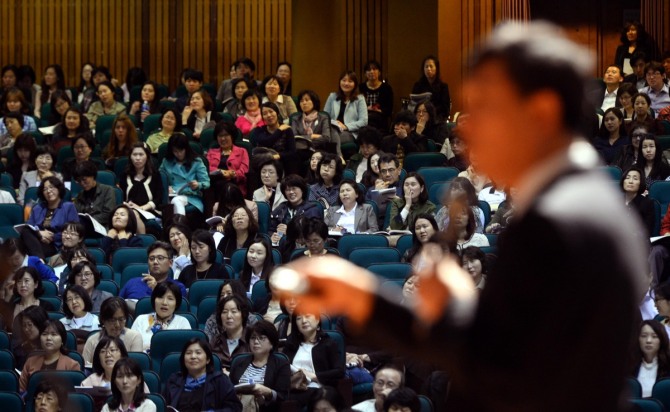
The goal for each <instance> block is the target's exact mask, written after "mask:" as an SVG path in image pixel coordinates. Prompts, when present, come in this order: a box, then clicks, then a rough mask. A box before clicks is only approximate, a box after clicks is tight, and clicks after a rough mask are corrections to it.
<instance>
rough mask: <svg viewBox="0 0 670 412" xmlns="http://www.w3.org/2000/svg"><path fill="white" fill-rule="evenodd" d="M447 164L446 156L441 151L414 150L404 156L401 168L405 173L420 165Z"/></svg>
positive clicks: (416, 168) (417, 168)
mask: <svg viewBox="0 0 670 412" xmlns="http://www.w3.org/2000/svg"><path fill="white" fill-rule="evenodd" d="M446 164H447V157H446V156H445V155H443V154H442V153H431V152H414V153H409V154H407V155H406V156H405V159H404V160H403V163H402V168H403V169H405V171H406V172H407V173H411V172H416V171H417V170H419V168H421V167H440V166H444V165H446Z"/></svg>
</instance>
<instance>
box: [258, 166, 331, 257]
mask: <svg viewBox="0 0 670 412" xmlns="http://www.w3.org/2000/svg"><path fill="white" fill-rule="evenodd" d="M321 161H322V162H323V160H321ZM281 192H282V194H283V195H284V197H285V198H286V199H287V200H288V201H287V202H286V203H282V204H281V205H279V206H278V207H277V208H276V209H274V210H273V211H272V214H271V215H270V228H269V233H272V236H271V237H270V240H271V241H272V244H273V245H278V244H279V241H280V240H281V238H282V237H284V235H286V230H287V226H288V224H289V223H290V222H291V221H292V220H294V219H295V218H296V217H298V216H305V217H306V218H312V217H318V218H322V219H323V212H321V209H320V208H319V207H318V206H317V204H316V203H314V202H308V201H307V183H305V179H303V178H302V177H300V176H298V175H288V176H286V177H285V178H284V180H282V183H281Z"/></svg>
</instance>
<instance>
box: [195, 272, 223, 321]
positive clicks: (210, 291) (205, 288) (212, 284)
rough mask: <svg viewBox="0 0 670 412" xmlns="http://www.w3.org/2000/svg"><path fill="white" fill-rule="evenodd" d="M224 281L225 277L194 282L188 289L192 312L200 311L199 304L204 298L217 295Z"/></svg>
mask: <svg viewBox="0 0 670 412" xmlns="http://www.w3.org/2000/svg"><path fill="white" fill-rule="evenodd" d="M223 283H224V281H223V279H202V280H196V281H195V282H193V283H192V284H191V287H190V288H189V290H188V301H189V302H190V304H191V312H193V313H198V305H200V302H201V301H202V300H203V299H204V298H206V297H208V296H214V297H216V296H217V293H218V292H219V288H220V287H221V285H223Z"/></svg>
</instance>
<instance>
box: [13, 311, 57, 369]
mask: <svg viewBox="0 0 670 412" xmlns="http://www.w3.org/2000/svg"><path fill="white" fill-rule="evenodd" d="M48 319H49V314H48V313H47V311H46V309H44V308H42V307H40V306H30V307H28V308H27V309H25V310H23V311H22V312H21V313H19V314H18V316H17V317H16V319H14V322H13V325H12V326H13V327H12V332H13V333H12V342H11V350H12V353H13V354H14V361H15V363H14V366H15V367H16V368H17V369H23V364H24V363H25V362H26V359H27V358H28V356H29V355H30V354H31V353H33V352H35V351H37V350H39V349H40V330H41V329H42V327H43V325H44V323H45V322H46V321H47V320H48ZM10 323H12V322H10Z"/></svg>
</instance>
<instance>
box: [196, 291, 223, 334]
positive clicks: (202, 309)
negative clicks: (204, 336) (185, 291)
mask: <svg viewBox="0 0 670 412" xmlns="http://www.w3.org/2000/svg"><path fill="white" fill-rule="evenodd" d="M218 303H219V300H218V298H217V297H216V296H208V297H206V298H203V299H202V300H201V301H200V304H199V305H198V311H197V312H196V318H197V320H198V327H199V328H200V329H205V324H206V323H207V319H209V317H210V316H211V315H212V313H214V312H216V305H217V304H218Z"/></svg>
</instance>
